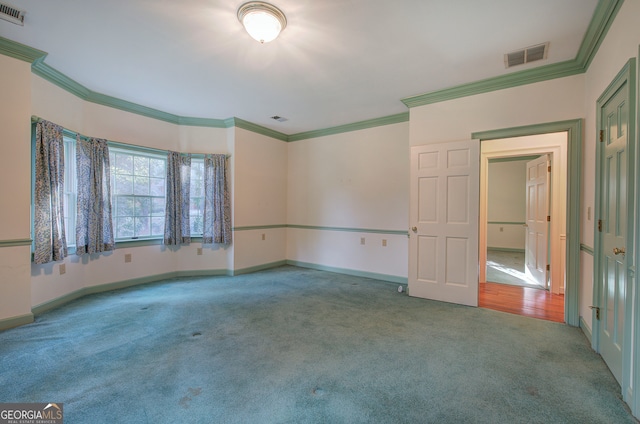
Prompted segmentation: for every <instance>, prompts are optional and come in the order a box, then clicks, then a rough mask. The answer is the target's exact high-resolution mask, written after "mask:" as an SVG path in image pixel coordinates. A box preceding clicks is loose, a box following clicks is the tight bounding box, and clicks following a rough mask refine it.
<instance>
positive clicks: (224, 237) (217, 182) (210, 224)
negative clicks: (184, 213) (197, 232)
mask: <svg viewBox="0 0 640 424" xmlns="http://www.w3.org/2000/svg"><path fill="white" fill-rule="evenodd" d="M228 187H229V184H228V181H227V156H226V155H223V154H220V155H205V157H204V214H203V221H204V228H203V234H202V242H203V243H205V244H211V243H220V244H226V245H229V244H231V241H232V236H231V201H230V197H229V188H228Z"/></svg>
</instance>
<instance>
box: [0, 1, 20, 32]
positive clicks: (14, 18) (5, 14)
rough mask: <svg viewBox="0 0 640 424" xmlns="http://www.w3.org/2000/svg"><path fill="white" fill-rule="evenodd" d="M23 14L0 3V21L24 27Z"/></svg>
mask: <svg viewBox="0 0 640 424" xmlns="http://www.w3.org/2000/svg"><path fill="white" fill-rule="evenodd" d="M24 14H25V12H24V11H22V10H18V9H16V8H15V7H13V6H9V5H8V4H4V3H0V19H4V20H5V21H9V22H12V23H14V24H17V25H22V26H24Z"/></svg>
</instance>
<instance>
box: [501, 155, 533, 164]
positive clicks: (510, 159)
mask: <svg viewBox="0 0 640 424" xmlns="http://www.w3.org/2000/svg"><path fill="white" fill-rule="evenodd" d="M539 157H540V155H531V156H512V157H508V158H491V159H489V163H502V162H521V161H530V160H534V159H538V158H539Z"/></svg>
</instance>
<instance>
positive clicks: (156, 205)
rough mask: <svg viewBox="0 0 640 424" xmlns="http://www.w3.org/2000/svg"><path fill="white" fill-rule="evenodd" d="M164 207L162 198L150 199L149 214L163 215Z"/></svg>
mask: <svg viewBox="0 0 640 424" xmlns="http://www.w3.org/2000/svg"><path fill="white" fill-rule="evenodd" d="M164 207H165V200H164V198H154V199H151V215H152V216H162V217H164Z"/></svg>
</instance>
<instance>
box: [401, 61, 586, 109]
mask: <svg viewBox="0 0 640 424" xmlns="http://www.w3.org/2000/svg"><path fill="white" fill-rule="evenodd" d="M583 72H584V68H583V67H582V66H580V64H578V63H577V62H576V61H575V60H569V61H565V62H560V63H555V64H552V65H545V66H540V67H537V68H533V69H527V70H524V71H519V72H513V73H510V74H507V75H500V76H497V77H492V78H487V79H484V80H480V81H475V82H470V83H467V84H461V85H458V86H455V87H451V88H446V89H443V90H437V91H432V92H430V93H426V94H421V95H418V96H413V97H407V98H405V99H402V103H404V104H405V105H406V106H407V107H409V108H414V107H418V106H424V105H429V104H433V103H440V102H444V101H447V100H453V99H459V98H462V97H468V96H474V95H476V94H483V93H489V92H492V91H498V90H504V89H507V88H513V87H518V86H521V85H527V84H533V83H536V82H542V81H548V80H551V79H556V78H563V77H569V76H572V75H577V74H581V73H583Z"/></svg>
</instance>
